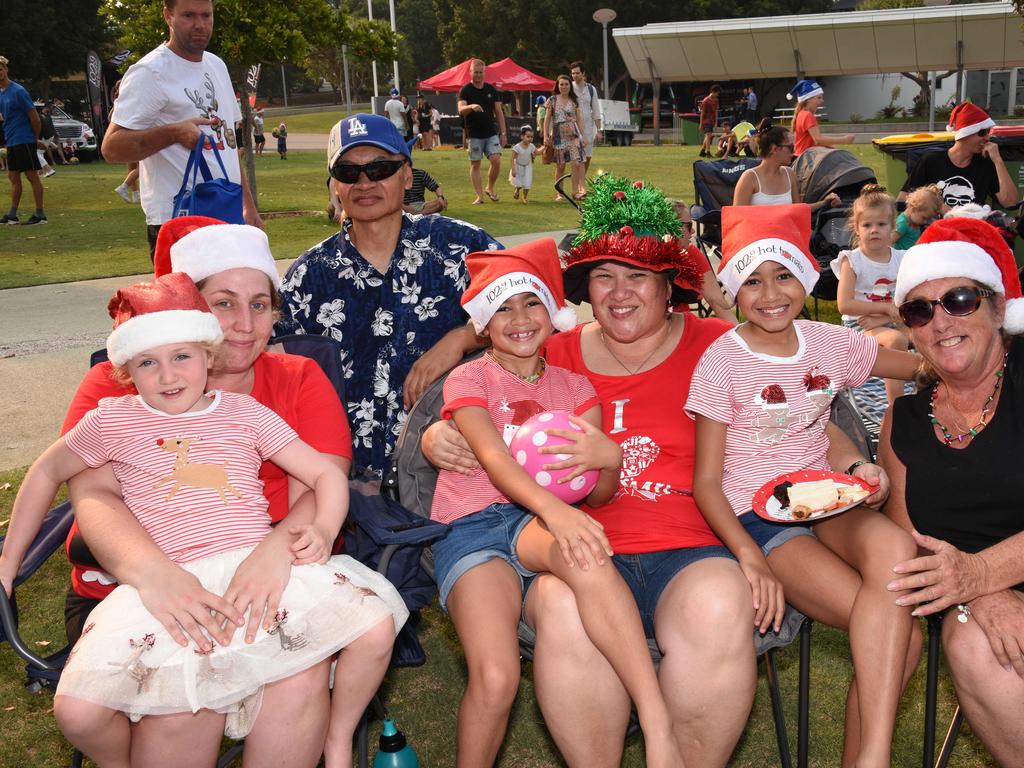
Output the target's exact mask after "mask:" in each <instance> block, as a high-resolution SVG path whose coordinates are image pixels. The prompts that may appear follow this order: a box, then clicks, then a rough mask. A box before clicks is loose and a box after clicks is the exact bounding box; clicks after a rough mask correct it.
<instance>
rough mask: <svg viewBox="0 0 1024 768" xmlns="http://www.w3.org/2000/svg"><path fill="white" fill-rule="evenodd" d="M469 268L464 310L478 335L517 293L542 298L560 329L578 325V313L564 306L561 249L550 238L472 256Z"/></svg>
mask: <svg viewBox="0 0 1024 768" xmlns="http://www.w3.org/2000/svg"><path fill="white" fill-rule="evenodd" d="M466 268H467V269H468V270H469V288H467V289H466V290H465V292H464V293H463V294H462V307H463V309H465V310H466V313H467V314H468V315H469V319H470V320H472V321H473V327H474V328H476V332H477V333H482V332H483V330H484V328H486V327H487V323H489V322H490V321H491V318H492V317H494V313H495V312H497V311H498V309H500V308H501V305H502V304H504V303H505V301H506V300H507V299H508V298H509V296H514V295H516V294H517V293H532V294H534V295H535V296H536V297H537V298H538V299H540V300H541V301H542V302H543V303H544V306H545V307H546V308H547V310H548V314H549V315H550V316H551V324H552V325H553V326H554V327H555V328H556V329H557V330H559V331H568V330H569V329H570V328H573V327H575V326H576V322H577V321H576V310H574V309H573V308H572V307H568V306H566V304H565V289H564V288H563V287H562V267H561V264H560V263H559V261H558V246H556V245H555V241H554V240H552V239H551V238H550V237H544V238H541V239H540V240H532V241H530V242H528V243H523V244H522V245H517V246H514V247H512V248H507V249H506V250H504V251H481V252H478V253H471V254H469V255H468V256H467V257H466Z"/></svg>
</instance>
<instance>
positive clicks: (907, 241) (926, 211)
mask: <svg viewBox="0 0 1024 768" xmlns="http://www.w3.org/2000/svg"><path fill="white" fill-rule="evenodd" d="M945 207H946V206H945V204H944V203H943V201H942V193H941V192H939V188H938V187H937V186H935V185H934V184H929V185H928V186H926V187H918V188H917V189H915V190H914V191H913V192H911V193H910V194H909V195H907V208H906V210H904V211H903V212H902V213H901V214H900V215H899V216H897V217H896V231H895V232H894V233H893V243H892V244H893V246H895V247H896V248H898V249H899V250H901V251H905V250H907V249H908V248H910V246H912V245H913V244H914V243H916V242H917V238H919V237H920V236H921V233H922V232H923V231H924V228H925V227H927V226H928V225H929V224H931V223H932V222H933V221H935V219H937V218H939V217H940V216H941V215H942V210H943V209H944V208H945Z"/></svg>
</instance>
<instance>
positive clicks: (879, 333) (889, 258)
mask: <svg viewBox="0 0 1024 768" xmlns="http://www.w3.org/2000/svg"><path fill="white" fill-rule="evenodd" d="M850 227H851V229H852V230H853V238H852V241H851V245H853V246H854V248H853V250H849V251H840V252H839V255H838V256H837V257H836V258H835V259H833V260H832V263H831V264H830V266H831V267H832V271H833V272H834V273H835V274H836V276H837V277H838V278H839V289H838V295H837V296H836V304H837V306H838V308H839V311H840V312H842V313H843V325H845V326H846V327H847V328H853V329H854V330H857V331H860V332H861V333H866V334H867V335H868V336H871V337H873V338H874V339H875V341H877V342H878V343H879V344H880V345H882V346H883V347H885V348H886V349H896V350H899V351H901V352H905V351H906V350H907V348H908V346H909V344H910V342H909V337H908V332H907V329H906V327H905V326H904V325H903V321H902V320H900V317H899V313H898V312H897V311H896V305H895V304H893V301H892V295H893V291H894V290H895V288H896V274H897V273H898V272H899V271H900V262H901V261H902V260H903V253H904V252H903V251H901V250H897V249H896V248H893V247H892V237H893V232H894V231H895V227H896V202H895V201H894V200H893V199H892V197H891V196H890V195H889V193H888V192H886V190H885V187H880V186H878V185H877V184H865V185H864V188H863V189H862V190H861V193H860V196H859V197H858V198H857V199H856V200H855V201H854V203H853V213H852V215H851V216H850ZM902 394H903V382H902V381H898V380H895V379H886V380H885V397H886V399H887V400H888V401H889V404H890V405H891V404H892V401H893V400H895V399H896V398H897V397H899V396H901V395H902Z"/></svg>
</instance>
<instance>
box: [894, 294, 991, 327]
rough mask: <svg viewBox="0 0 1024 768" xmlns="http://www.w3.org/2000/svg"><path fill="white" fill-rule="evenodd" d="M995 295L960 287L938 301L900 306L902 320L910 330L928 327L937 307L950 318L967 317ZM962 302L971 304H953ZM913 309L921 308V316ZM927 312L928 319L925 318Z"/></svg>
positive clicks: (924, 301) (914, 301)
mask: <svg viewBox="0 0 1024 768" xmlns="http://www.w3.org/2000/svg"><path fill="white" fill-rule="evenodd" d="M954 294H960V295H959V296H957V295H954ZM995 295H996V293H995V291H992V290H989V289H988V288H975V287H974V286H973V285H960V286H957V287H956V288H950V289H949V290H948V291H946V292H945V293H944V294H942V295H941V296H940V297H939V298H937V299H914V300H913V301H906V302H904V303H902V304H900V308H899V313H900V319H901V320H902V321H903V324H904V325H906V326H907V327H908V328H922V327H924V326H926V325H928V323H930V322H931V321H932V318H933V317H935V306H936V305H938V306H940V307H942V311H943V312H945V313H946V314H947V315H949V316H950V317H967V316H968V315H973V314H974V313H975V312H977V311H978V309H979V308H980V307H981V301H982V299H988V298H991V297H992V296H995ZM960 300H970V302H969V303H965V304H964V307H958V306H956V305H955V304H953V303H954V302H956V301H960ZM950 304H953V306H952V307H950V306H949V305H950ZM913 308H921V309H920V314H916V313H915V309H913ZM926 312H927V317H926V316H925V313H926Z"/></svg>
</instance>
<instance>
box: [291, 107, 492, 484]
mask: <svg viewBox="0 0 1024 768" xmlns="http://www.w3.org/2000/svg"><path fill="white" fill-rule="evenodd" d="M327 169H328V171H329V172H330V174H331V185H332V188H333V189H334V191H335V193H336V194H337V195H338V198H339V200H340V201H341V207H342V208H343V209H344V211H345V216H346V217H347V218H346V219H345V220H344V221H343V222H342V225H341V231H340V232H338V233H336V234H334V235H331V236H330V237H328V238H327V239H326V240H324V241H323V242H321V243H318V244H317V245H315V246H313V247H312V248H310V249H309V250H308V251H306V252H305V253H304V254H303V255H302V256H300V257H299V258H298V259H297V260H296V261H295V263H294V264H293V265H292V267H291V269H289V270H288V274H287V275H285V280H284V283H283V284H282V286H281V294H282V297H283V299H284V306H283V307H282V310H281V319H280V320H279V321H278V323H277V326H276V331H277V333H278V334H282V333H310V334H317V335H321V336H330V337H331V338H332V339H334V340H335V341H337V342H338V343H339V344H340V346H341V365H342V369H343V371H344V376H345V402H344V406H345V409H346V410H347V411H348V418H349V424H350V425H351V427H352V449H353V458H352V462H353V465H354V467H355V469H356V472H357V473H358V474H361V475H364V476H365V475H371V476H372V475H375V476H377V477H380V474H381V472H382V471H383V470H384V468H385V466H386V465H387V462H388V458H389V457H390V455H391V452H392V450H393V448H394V445H395V440H396V439H397V437H398V433H399V432H400V431H401V428H402V423H403V422H404V421H405V416H406V413H407V412H408V409H409V408H410V407H411V406H412V404H413V403H414V402H415V401H416V399H417V398H418V397H419V396H420V395H421V394H423V391H424V390H425V389H426V388H427V387H428V386H429V385H430V384H431V382H433V381H434V380H435V379H436V378H437V377H438V376H440V375H441V374H442V373H444V372H445V371H447V370H448V369H450V368H452V367H453V366H454V365H455V364H456V363H458V362H459V361H460V360H461V359H462V357H463V355H464V354H465V353H466V352H467V351H469V350H472V349H475V348H478V347H479V346H480V342H479V340H478V339H477V336H476V333H475V332H474V331H473V327H472V326H471V325H469V324H468V323H467V320H468V318H467V316H466V314H465V312H463V310H462V305H461V304H460V303H459V299H460V298H461V296H462V292H463V290H465V288H466V286H467V285H468V284H469V274H468V272H467V271H466V262H465V258H466V254H467V253H472V252H476V251H487V250H496V249H499V248H501V245H500V244H499V243H498V242H497V241H496V240H495V239H494V238H492V237H491V236H490V235H488V234H487V233H486V232H484V231H483V230H482V229H480V228H479V227H475V226H473V225H472V224H467V223H466V222H464V221H458V220H456V219H450V218H447V217H445V216H419V215H410V214H408V213H404V212H403V210H402V204H403V198H404V193H405V191H406V190H407V189H409V188H410V187H411V186H412V183H413V180H412V157H411V154H410V151H409V147H408V145H407V144H406V142H405V138H404V137H403V136H402V134H401V133H400V132H399V129H398V128H396V127H395V126H394V125H393V124H392V123H391V121H390V120H388V119H387V118H386V117H383V116H381V115H368V114H359V115H354V116H352V117H347V118H345V119H344V120H341V121H340V122H339V123H338V124H337V125H335V126H334V129H333V130H332V131H331V135H330V138H329V139H328V143H327Z"/></svg>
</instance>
